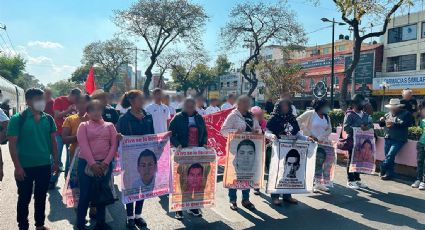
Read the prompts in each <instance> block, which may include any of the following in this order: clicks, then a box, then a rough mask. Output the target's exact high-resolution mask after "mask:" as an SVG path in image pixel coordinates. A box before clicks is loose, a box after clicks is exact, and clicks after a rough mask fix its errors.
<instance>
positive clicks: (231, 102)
mask: <svg viewBox="0 0 425 230" xmlns="http://www.w3.org/2000/svg"><path fill="white" fill-rule="evenodd" d="M235 101H236V96H235V95H234V94H232V93H231V94H229V96H227V100H226V102H225V103H223V104H222V105H221V108H220V109H221V110H226V109H232V108H234V107H235Z"/></svg>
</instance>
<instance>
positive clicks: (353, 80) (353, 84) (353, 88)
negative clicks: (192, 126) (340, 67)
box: [351, 0, 358, 97]
mask: <svg viewBox="0 0 425 230" xmlns="http://www.w3.org/2000/svg"><path fill="white" fill-rule="evenodd" d="M356 4H357V0H353V6H354V18H356V17H357V8H356ZM357 28H358V25H357ZM355 49H356V32H355V31H354V28H353V51H352V52H353V53H352V55H351V62H353V61H354V51H355ZM354 94H356V69H355V68H354V70H353V73H352V74H351V97H353V96H354Z"/></svg>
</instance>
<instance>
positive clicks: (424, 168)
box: [416, 142, 425, 182]
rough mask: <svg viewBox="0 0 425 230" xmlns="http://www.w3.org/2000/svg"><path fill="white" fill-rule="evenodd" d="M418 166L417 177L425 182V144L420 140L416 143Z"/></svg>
mask: <svg viewBox="0 0 425 230" xmlns="http://www.w3.org/2000/svg"><path fill="white" fill-rule="evenodd" d="M416 150H417V154H418V155H417V160H418V168H417V169H416V178H417V180H419V181H421V182H425V144H422V143H420V142H418V144H417V145H416Z"/></svg>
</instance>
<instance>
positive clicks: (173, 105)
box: [170, 101, 183, 110]
mask: <svg viewBox="0 0 425 230" xmlns="http://www.w3.org/2000/svg"><path fill="white" fill-rule="evenodd" d="M182 105H183V103H182V102H177V101H173V102H171V103H170V106H171V107H173V108H174V109H175V110H178V109H181V108H182Z"/></svg>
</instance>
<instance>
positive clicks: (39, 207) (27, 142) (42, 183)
mask: <svg viewBox="0 0 425 230" xmlns="http://www.w3.org/2000/svg"><path fill="white" fill-rule="evenodd" d="M25 100H26V103H27V105H28V108H27V109H26V110H24V111H23V112H22V113H17V114H15V115H14V116H12V117H11V118H10V122H9V125H8V132H7V135H8V138H9V152H10V156H11V158H12V161H13V164H14V166H15V180H16V185H17V187H18V205H17V221H18V227H19V229H23V230H27V229H29V223H28V206H29V203H30V201H31V196H32V194H33V193H34V200H35V202H34V218H35V227H36V228H35V229H36V230H46V229H48V228H47V227H45V226H44V220H45V206H46V195H47V189H48V186H49V181H50V176H51V173H52V171H53V173H54V174H57V172H58V161H57V146H56V138H55V133H56V125H55V122H54V120H53V118H52V117H51V116H50V115H48V114H46V113H44V112H43V111H44V109H45V107H46V101H45V100H44V97H43V91H42V90H41V89H37V88H31V89H28V90H27V91H26V93H25ZM29 134H31V135H29ZM51 159H53V166H52V160H51ZM52 169H53V170H52Z"/></svg>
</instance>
